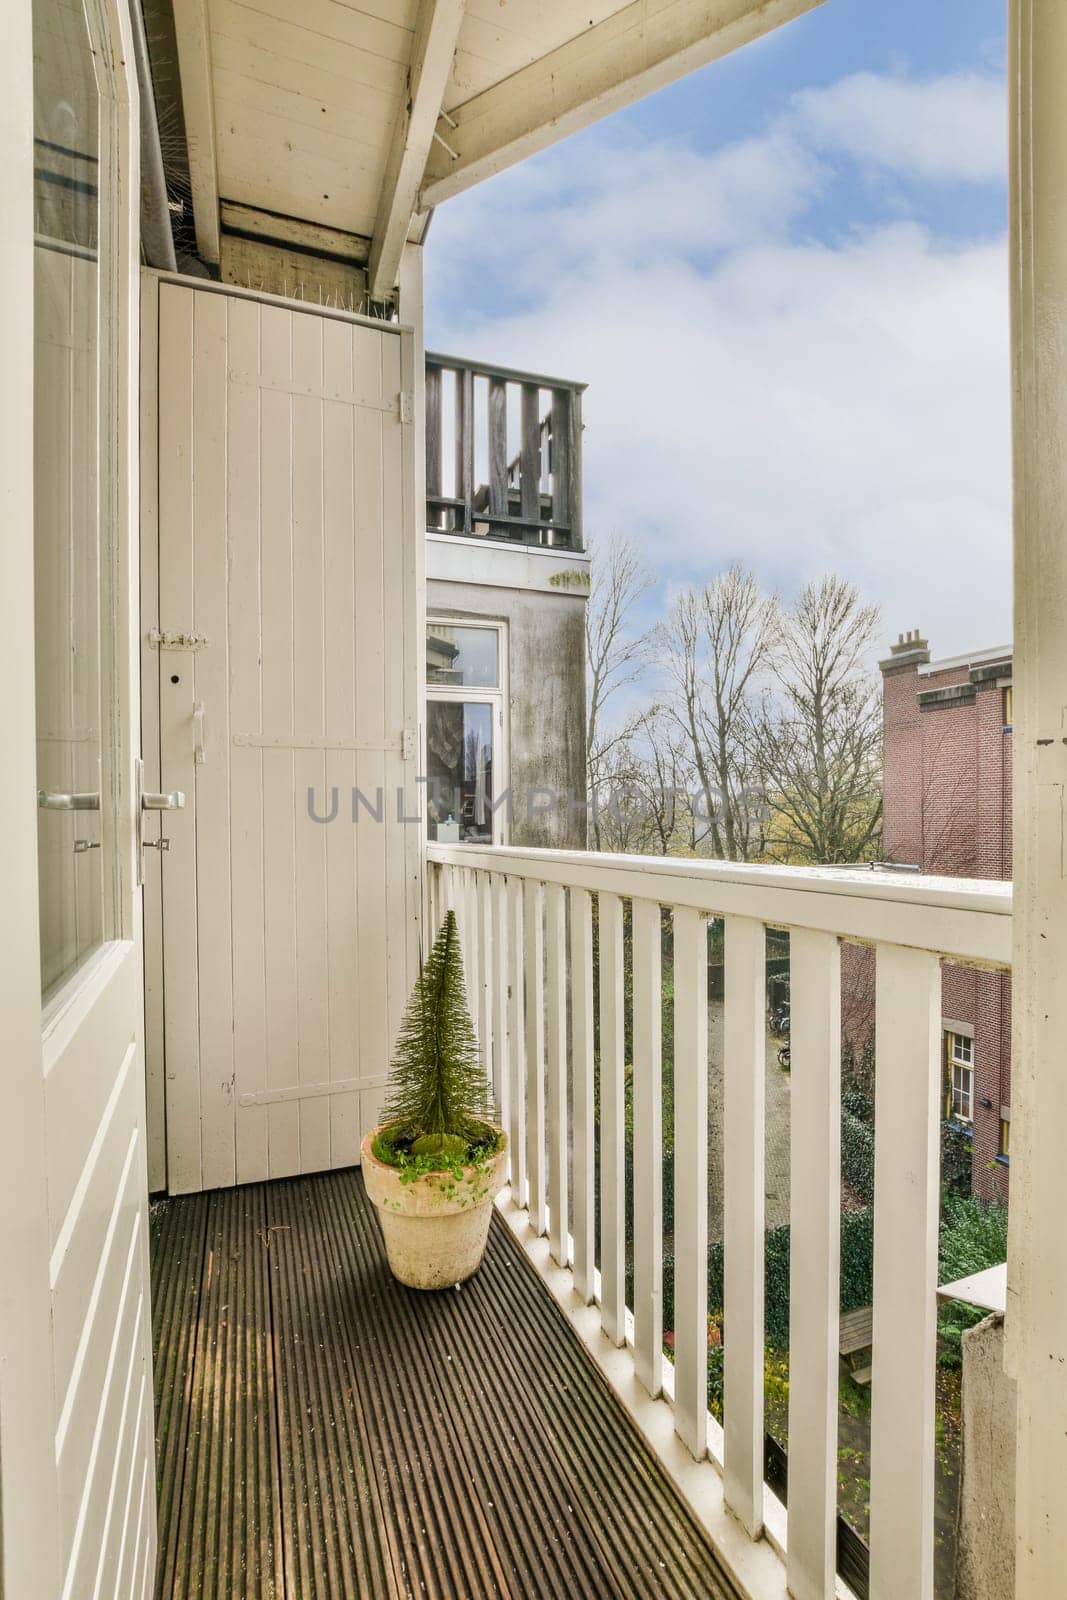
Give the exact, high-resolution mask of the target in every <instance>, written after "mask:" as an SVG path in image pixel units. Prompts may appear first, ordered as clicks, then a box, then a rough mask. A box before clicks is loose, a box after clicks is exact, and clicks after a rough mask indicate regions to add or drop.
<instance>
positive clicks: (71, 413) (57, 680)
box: [33, 0, 108, 996]
mask: <svg viewBox="0 0 1067 1600" xmlns="http://www.w3.org/2000/svg"><path fill="white" fill-rule="evenodd" d="M33 43H34V130H33V131H34V169H35V185H34V210H35V215H34V230H35V251H34V260H35V275H34V276H35V281H34V336H35V383H34V545H35V560H34V565H35V613H36V614H35V631H36V653H37V789H38V807H39V810H38V872H39V885H38V887H39V902H40V922H41V985H42V990H43V992H44V994H45V995H46V996H47V995H48V994H50V993H51V992H52V991H53V990H55V989H56V987H57V986H58V985H59V984H60V983H61V982H62V980H63V979H64V978H65V977H66V976H67V975H68V974H69V973H70V972H71V971H73V970H74V969H75V968H76V967H77V966H79V965H80V964H81V963H82V962H83V961H84V960H85V958H86V957H87V956H88V955H89V954H90V953H91V952H92V951H93V950H94V949H95V948H96V947H97V946H98V945H99V944H100V943H101V942H102V940H103V938H104V925H105V897H104V881H105V880H104V866H105V864H104V862H103V859H102V858H103V856H104V853H105V852H104V848H103V841H102V838H101V811H100V807H101V794H102V792H103V788H104V785H103V779H102V772H101V763H102V755H103V750H102V720H103V719H102V715H101V707H102V699H101V688H102V684H101V647H100V579H101V559H100V551H101V537H100V535H101V527H100V503H101V495H100V473H99V462H100V459H101V451H100V393H101V385H100V376H101V372H100V329H101V325H102V318H101V315H100V307H101V272H100V239H101V231H102V230H101V226H100V219H101V193H100V189H101V181H100V173H101V170H102V167H101V161H100V144H101V140H100V131H101V111H102V108H103V107H104V106H106V105H107V104H108V102H107V101H106V100H104V99H102V97H101V95H100V93H99V89H98V85H97V80H96V74H95V69H94V53H93V49H92V45H91V41H90V37H89V32H88V29H87V26H86V19H85V14H84V11H83V9H82V5H81V3H80V0H35V4H34V7H33Z"/></svg>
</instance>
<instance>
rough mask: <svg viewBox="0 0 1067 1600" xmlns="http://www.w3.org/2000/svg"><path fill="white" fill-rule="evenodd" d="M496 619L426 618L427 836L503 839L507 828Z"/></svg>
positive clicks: (502, 664)
mask: <svg viewBox="0 0 1067 1600" xmlns="http://www.w3.org/2000/svg"><path fill="white" fill-rule="evenodd" d="M506 677H507V630H506V627H505V624H504V623H502V622H483V621H480V620H479V621H473V620H472V621H469V622H468V621H461V620H458V619H456V618H453V617H430V618H429V619H428V620H427V623H426V814H427V827H428V832H429V836H430V838H431V839H438V840H440V841H441V842H442V843H453V844H457V843H464V844H503V843H504V842H505V835H506V816H505V813H506V809H507V804H506V803H507V785H508V777H507V750H506V744H505V718H504V705H505V693H506V690H505V683H506Z"/></svg>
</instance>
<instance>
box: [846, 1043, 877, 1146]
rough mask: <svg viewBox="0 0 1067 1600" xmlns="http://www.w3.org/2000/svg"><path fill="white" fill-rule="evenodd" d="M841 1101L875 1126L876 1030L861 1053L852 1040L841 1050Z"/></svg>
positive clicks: (853, 1113) (864, 1120)
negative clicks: (857, 1052)
mask: <svg viewBox="0 0 1067 1600" xmlns="http://www.w3.org/2000/svg"><path fill="white" fill-rule="evenodd" d="M841 1103H842V1105H844V1106H847V1108H848V1110H849V1111H851V1113H852V1115H853V1116H854V1117H859V1119H860V1121H861V1122H866V1123H868V1124H869V1125H870V1126H871V1127H872V1128H873V1127H874V1030H873V1028H872V1029H871V1031H870V1033H868V1035H867V1038H866V1040H865V1041H864V1044H863V1048H862V1050H861V1051H860V1053H859V1055H857V1054H856V1051H855V1048H854V1046H853V1044H852V1041H851V1040H846V1041H845V1045H844V1048H843V1049H842V1051H841Z"/></svg>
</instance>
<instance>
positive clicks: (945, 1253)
mask: <svg viewBox="0 0 1067 1600" xmlns="http://www.w3.org/2000/svg"><path fill="white" fill-rule="evenodd" d="M1007 1255H1008V1208H1007V1206H1006V1205H1005V1204H1004V1203H1003V1201H999V1200H989V1201H986V1200H979V1199H978V1198H977V1197H976V1196H975V1195H969V1194H968V1195H960V1194H952V1193H950V1192H948V1191H944V1192H943V1193H942V1196H941V1237H940V1241H939V1245H938V1263H937V1270H938V1280H939V1282H941V1283H954V1282H955V1281H956V1279H957V1278H967V1277H969V1276H970V1275H971V1273H973V1272H984V1271H985V1269H986V1268H987V1267H995V1266H999V1264H1000V1263H1001V1262H1002V1261H1004V1260H1006V1259H1007ZM984 1316H985V1312H984V1311H979V1310H978V1308H977V1307H976V1306H968V1305H964V1304H963V1302H962V1301H960V1300H950V1301H948V1303H947V1304H946V1305H944V1306H942V1307H941V1310H940V1312H939V1313H938V1320H937V1331H938V1333H939V1334H940V1336H941V1348H940V1351H939V1354H938V1360H939V1361H940V1363H941V1365H942V1366H945V1367H958V1366H959V1365H960V1363H961V1361H962V1360H963V1332H964V1330H965V1329H966V1328H973V1327H974V1326H975V1324H976V1323H978V1322H981V1320H982V1318H983V1317H984Z"/></svg>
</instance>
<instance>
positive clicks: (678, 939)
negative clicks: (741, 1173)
mask: <svg viewBox="0 0 1067 1600" xmlns="http://www.w3.org/2000/svg"><path fill="white" fill-rule="evenodd" d="M674 1128H675V1132H674V1252H675V1273H674V1426H675V1431H676V1432H677V1434H678V1436H679V1438H680V1439H681V1440H682V1442H683V1443H684V1444H685V1445H686V1447H687V1448H688V1449H689V1451H690V1452H691V1453H692V1455H694V1456H695V1457H696V1459H697V1460H698V1461H699V1460H700V1459H701V1458H702V1457H703V1456H704V1455H705V1454H706V1453H707V1446H708V1266H707V1263H708V925H707V921H706V920H705V918H704V917H703V916H702V915H701V913H700V912H699V911H692V910H690V909H689V908H688V907H682V906H678V907H676V908H675V912H674Z"/></svg>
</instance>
